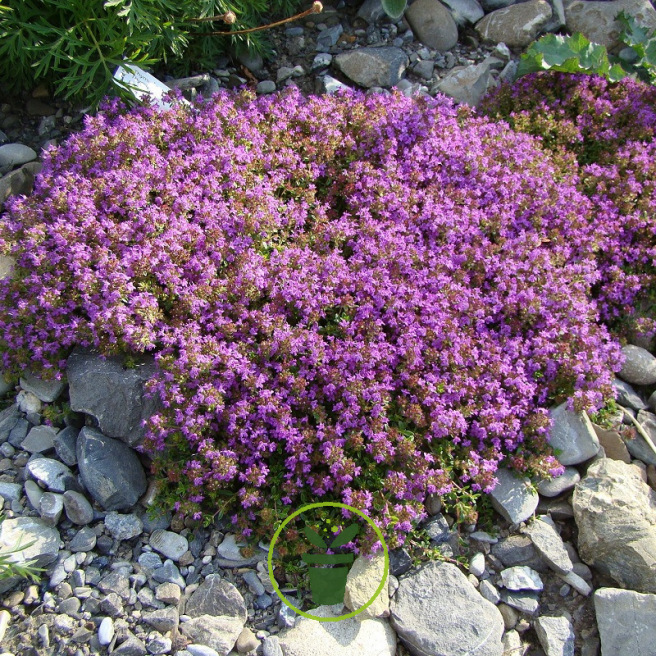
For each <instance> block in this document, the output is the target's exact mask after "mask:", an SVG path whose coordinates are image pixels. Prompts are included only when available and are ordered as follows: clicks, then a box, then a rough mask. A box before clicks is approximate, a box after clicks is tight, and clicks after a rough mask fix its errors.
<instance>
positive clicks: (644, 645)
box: [594, 588, 656, 656]
mask: <svg viewBox="0 0 656 656" xmlns="http://www.w3.org/2000/svg"><path fill="white" fill-rule="evenodd" d="M594 606H595V613H596V615H597V626H598V627H599V637H600V638H601V653H602V655H603V656H652V655H653V653H654V645H656V622H654V618H655V617H656V595H653V594H640V593H638V592H633V591H632V590H617V589H616V588H599V589H598V590H597V591H596V592H595V594H594Z"/></svg>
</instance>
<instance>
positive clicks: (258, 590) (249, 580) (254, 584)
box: [242, 570, 284, 606]
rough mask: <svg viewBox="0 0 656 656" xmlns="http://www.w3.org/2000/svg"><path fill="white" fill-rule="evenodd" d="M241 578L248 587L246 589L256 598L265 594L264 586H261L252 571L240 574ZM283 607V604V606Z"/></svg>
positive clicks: (260, 582)
mask: <svg viewBox="0 0 656 656" xmlns="http://www.w3.org/2000/svg"><path fill="white" fill-rule="evenodd" d="M242 577H243V579H244V582H245V583H246V585H247V586H248V589H249V590H250V591H251V592H252V593H253V594H254V595H255V596H256V597H259V596H260V595H261V594H264V593H265V589H264V586H263V585H262V581H260V579H259V577H258V576H257V573H256V572H254V571H253V570H249V571H248V572H244V573H243V574H242ZM283 606H284V604H283Z"/></svg>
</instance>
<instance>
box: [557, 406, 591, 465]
mask: <svg viewBox="0 0 656 656" xmlns="http://www.w3.org/2000/svg"><path fill="white" fill-rule="evenodd" d="M549 416H550V418H551V421H552V428H551V433H550V435H549V444H550V445H551V447H552V448H553V449H554V450H555V451H556V457H557V458H558V461H559V462H560V463H561V464H563V465H578V464H579V463H582V462H585V461H586V460H590V458H594V456H596V455H597V453H598V452H599V440H598V439H597V435H596V433H595V431H594V427H593V425H592V422H591V421H590V419H589V418H588V415H587V414H586V413H585V412H571V411H570V410H568V409H567V403H561V404H560V405H559V406H557V407H556V408H553V409H552V410H550V411H549Z"/></svg>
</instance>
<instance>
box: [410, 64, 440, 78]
mask: <svg viewBox="0 0 656 656" xmlns="http://www.w3.org/2000/svg"><path fill="white" fill-rule="evenodd" d="M434 70H435V62H432V61H424V60H419V61H418V62H417V63H416V64H414V65H413V67H412V72H413V73H414V74H415V75H416V76H417V77H421V78H423V79H424V80H431V79H432V78H433V72H434Z"/></svg>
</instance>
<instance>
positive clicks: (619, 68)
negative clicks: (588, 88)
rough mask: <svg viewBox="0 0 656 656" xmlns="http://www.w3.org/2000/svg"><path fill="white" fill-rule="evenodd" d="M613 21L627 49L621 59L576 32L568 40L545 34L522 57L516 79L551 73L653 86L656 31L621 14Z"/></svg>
mask: <svg viewBox="0 0 656 656" xmlns="http://www.w3.org/2000/svg"><path fill="white" fill-rule="evenodd" d="M617 20H618V22H619V23H620V24H621V26H622V33H621V34H620V39H621V41H622V42H623V43H624V44H625V45H626V46H627V48H626V49H625V51H624V52H623V53H622V57H621V58H618V57H614V56H612V55H610V54H609V53H608V50H607V49H606V46H602V45H600V44H598V43H593V42H591V41H589V40H588V39H587V38H586V37H585V36H583V34H581V33H579V32H576V33H575V34H572V35H571V36H559V35H556V34H546V35H545V36H543V37H542V38H540V39H538V40H537V41H534V42H533V43H532V44H531V45H530V46H529V47H528V49H527V50H526V52H525V53H524V54H523V55H522V58H521V60H520V62H519V67H518V69H517V77H522V76H524V75H528V74H529V73H535V72H539V71H546V70H551V71H558V72H561V73H586V74H588V75H601V76H603V77H605V78H606V79H607V80H610V81H611V82H617V81H618V80H621V79H622V78H624V77H626V76H628V75H631V76H633V77H637V78H639V79H641V80H642V81H643V82H648V83H650V84H656V31H653V32H650V31H649V30H648V29H647V28H645V27H643V26H641V25H640V24H639V23H638V22H637V21H636V19H635V18H633V16H629V15H628V14H625V13H624V12H620V14H619V15H618V16H617Z"/></svg>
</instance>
